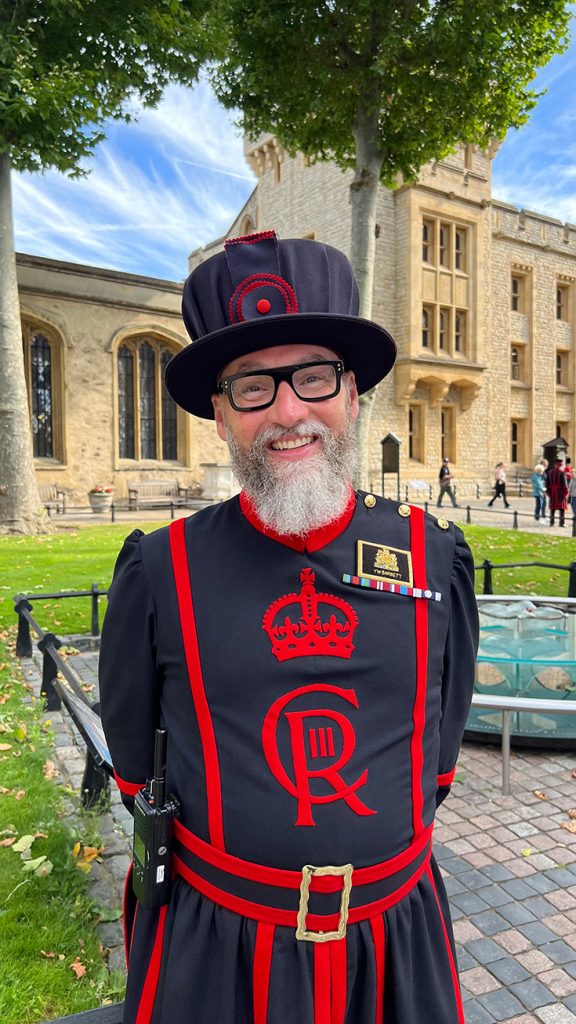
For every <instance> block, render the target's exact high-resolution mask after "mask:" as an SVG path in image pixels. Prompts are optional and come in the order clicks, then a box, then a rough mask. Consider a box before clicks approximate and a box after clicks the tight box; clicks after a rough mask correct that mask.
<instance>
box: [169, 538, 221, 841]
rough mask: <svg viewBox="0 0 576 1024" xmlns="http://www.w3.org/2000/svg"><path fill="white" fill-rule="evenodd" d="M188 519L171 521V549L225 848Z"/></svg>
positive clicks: (212, 824) (214, 822)
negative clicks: (190, 563)
mask: <svg viewBox="0 0 576 1024" xmlns="http://www.w3.org/2000/svg"><path fill="white" fill-rule="evenodd" d="M185 524H186V520H185V519H175V520H174V522H173V523H171V524H170V550H171V553H172V565H173V567H174V579H175V581H176V593H177V595H178V609H179V612H180V625H181V628H182V639H183V642H184V651H185V653H186V664H187V667H188V676H189V679H190V688H191V690H192V698H193V700H194V707H195V710H196V717H197V719H198V728H199V730H200V738H201V742H202V752H203V754H204V770H205V773H206V798H207V802H208V830H209V833H210V842H211V843H212V844H213V845H214V846H216V847H218V849H219V850H224V849H225V846H224V825H223V821H222V789H221V785H220V765H219V763H218V750H217V748H216V737H215V735H214V726H213V723H212V717H211V715H210V708H209V707H208V701H207V699H206V693H205V690H204V680H203V678H202V666H201V664H200V652H199V650H198V637H197V634H196V622H195V618H194V605H193V603H192V589H191V584H190V571H189V568H188V555H187V553H186V539H185V533H184V530H185Z"/></svg>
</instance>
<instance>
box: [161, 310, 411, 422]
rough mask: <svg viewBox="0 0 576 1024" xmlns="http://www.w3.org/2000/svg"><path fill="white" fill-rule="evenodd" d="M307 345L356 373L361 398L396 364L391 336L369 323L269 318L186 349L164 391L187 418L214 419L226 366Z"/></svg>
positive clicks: (315, 316)
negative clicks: (270, 351) (317, 347)
mask: <svg viewBox="0 0 576 1024" xmlns="http://www.w3.org/2000/svg"><path fill="white" fill-rule="evenodd" d="M308 344H318V345H321V346H322V347H323V348H329V349H332V351H333V352H336V353H337V354H338V355H340V356H341V357H342V359H343V360H344V363H345V365H346V369H347V370H352V371H353V373H354V376H355V378H356V386H357V388H358V393H359V394H364V392H366V391H369V390H370V388H373V387H374V386H375V385H376V384H378V383H379V382H380V381H381V380H383V379H384V377H386V376H387V374H389V373H390V370H391V369H392V367H393V365H394V360H395V359H396V343H395V341H394V339H393V337H392V335H391V334H389V333H388V331H385V330H384V328H383V327H380V326H379V324H375V323H373V322H372V321H371V320H363V319H361V318H360V317H356V316H345V315H343V314H334V313H294V314H292V315H290V316H270V317H266V318H265V319H262V320H245V321H243V322H242V323H239V324H231V325H230V326H228V327H223V328H222V329H221V330H219V331H213V333H212V334H206V335H205V336H204V337H203V338H201V339H200V340H199V341H193V342H192V343H191V344H190V345H187V347H186V348H184V349H182V350H181V351H180V352H178V353H177V355H175V356H174V357H173V358H172V359H171V360H170V362H169V363H168V366H167V367H166V377H165V380H166V388H167V389H168V393H169V394H170V395H171V396H172V398H173V399H174V401H175V402H176V403H177V404H178V405H179V406H181V408H182V409H185V410H186V412H190V413H192V414H193V415H194V416H200V417H201V418H202V419H214V408H213V406H212V401H211V396H212V395H213V394H214V393H215V391H216V381H217V379H218V374H219V373H220V371H221V370H222V369H223V367H224V366H227V364H228V363H231V362H232V360H233V359H237V358H238V357H239V356H241V355H246V354H247V353H249V352H258V351H260V350H261V349H264V348H272V347H274V346H276V345H308Z"/></svg>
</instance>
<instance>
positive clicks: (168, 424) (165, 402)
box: [160, 351, 178, 459]
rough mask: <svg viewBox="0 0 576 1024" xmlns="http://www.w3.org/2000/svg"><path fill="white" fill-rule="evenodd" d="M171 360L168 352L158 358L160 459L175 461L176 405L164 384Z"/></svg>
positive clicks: (176, 439) (176, 437)
mask: <svg viewBox="0 0 576 1024" xmlns="http://www.w3.org/2000/svg"><path fill="white" fill-rule="evenodd" d="M171 358H172V354H171V353H170V352H166V351H164V352H163V353H162V355H161V356H160V370H161V378H162V458H163V459H176V458H177V448H178V443H177V442H178V436H177V432H176V422H177V421H176V403H175V402H174V400H173V399H172V398H171V397H170V395H169V394H168V391H167V390H166V384H165V383H164V374H165V371H166V367H167V365H168V363H169V362H170V359H171Z"/></svg>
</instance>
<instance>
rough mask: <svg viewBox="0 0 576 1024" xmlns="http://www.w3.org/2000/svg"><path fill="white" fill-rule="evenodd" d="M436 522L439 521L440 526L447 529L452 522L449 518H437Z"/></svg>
mask: <svg viewBox="0 0 576 1024" xmlns="http://www.w3.org/2000/svg"><path fill="white" fill-rule="evenodd" d="M436 522H437V523H438V526H439V527H440V529H441V530H447V529H448V527H449V526H450V523H449V522H448V520H447V519H437V520H436Z"/></svg>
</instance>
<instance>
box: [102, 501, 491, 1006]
mask: <svg viewBox="0 0 576 1024" xmlns="http://www.w3.org/2000/svg"><path fill="white" fill-rule="evenodd" d="M364 499H365V496H364V495H363V494H361V493H359V494H357V495H351V500H350V502H349V505H348V508H347V509H346V511H345V513H344V514H343V515H342V517H340V519H339V520H338V521H336V522H334V523H332V524H330V526H329V527H327V528H325V529H323V530H320V531H317V532H315V533H312V534H310V535H309V536H308V537H307V538H306V539H305V540H304V541H303V540H297V539H294V538H289V537H277V536H275V535H271V534H270V532H266V531H265V530H264V528H263V527H262V526H261V524H260V523H259V521H258V519H257V517H256V516H255V514H254V512H253V510H252V509H251V507H250V504H249V502H248V501H247V500H246V499H245V497H244V496H243V495H241V496H240V497H239V498H234V499H231V500H230V501H228V502H225V503H223V504H221V505H218V506H216V507H213V508H210V509H207V510H205V511H203V512H201V513H198V514H196V515H195V516H193V517H191V518H189V519H187V520H179V521H176V522H175V523H173V524H172V526H171V527H170V528H169V529H163V530H159V531H157V532H156V533H153V534H150V535H148V536H144V535H142V534H141V533H140V532H139V531H135V532H134V533H133V534H132V535H131V536H130V537H129V538H128V539H127V540H126V542H125V544H124V547H123V549H122V552H121V554H120V556H119V559H118V564H117V567H116V571H115V575H114V582H113V584H112V587H111V590H110V594H109V608H108V612H107V614H106V619H105V623H104V629H103V636H102V649H101V659H100V664H101V680H100V687H101V701H102V717H103V721H104V726H105V729H106V735H107V738H108V742H109V745H110V750H111V752H112V756H113V760H114V766H115V770H116V775H117V780H118V784H119V786H120V789H121V790H122V792H123V794H125V797H126V799H127V800H129V798H130V796H131V795H132V796H133V795H134V793H135V792H137V790H138V788H139V787H140V786H142V785H143V784H144V782H145V781H146V779H147V778H148V777H149V776H150V774H151V768H152V750H153V741H154V730H155V728H156V727H157V726H158V725H159V724H161V725H162V726H164V727H165V728H166V729H167V730H168V737H169V748H168V791H169V792H171V793H173V794H174V795H175V796H177V798H178V800H179V801H180V804H181V817H180V821H179V824H178V828H177V850H176V856H175V859H174V867H175V872H176V878H175V882H174V887H173V892H172V897H171V900H170V903H169V905H168V907H167V908H163V909H162V910H160V911H145V910H143V909H142V908H138V910H137V912H136V919H135V925H134V928H133V931H132V935H131V941H130V963H129V975H128V988H127V996H126V1010H125V1018H124V1019H125V1024H174V1022H176V1021H178V1022H181V1024H216V1022H224V1024H407V1022H410V1024H431V1022H434V1024H463V1020H464V1017H463V1013H462V1007H461V1002H460V994H459V989H458V981H457V974H456V965H455V959H454V952H453V943H452V937H451V926H450V920H449V913H448V908H447V903H446V898H445V893H444V889H443V886H442V882H441V879H440V877H439V875H438V871H437V869H436V866H435V863H434V860H433V858H432V857H431V828H432V823H433V819H434V812H435V808H436V806H437V804H438V802H439V801H440V800H441V799H442V798H443V797H444V796H445V795H446V793H447V792H448V789H449V786H450V783H451V780H452V776H453V772H454V767H455V763H456V757H457V754H458V749H459V745H460V741H461V737H462V732H463V729H464V724H465V721H466V716H467V712H468V707H469V704H470V698H471V693H472V686H473V679H474V658H475V650H476V643H477V613H476V602H475V598H474V592H473V583H472V577H473V566H472V559H471V555H470V551H469V549H468V547H467V545H466V543H465V541H464V538H463V535H462V533H461V532H460V531H459V530H458V529H457V528H455V527H454V526H453V525H449V524H447V523H444V522H443V521H442V520H439V521H437V520H436V519H434V518H433V517H432V516H428V515H425V514H424V513H423V512H422V510H421V509H418V508H414V507H409V506H406V505H404V506H399V505H397V504H396V503H395V502H391V501H388V500H382V499H377V500H376V503H375V504H374V502H373V501H372V500H370V499H369V500H368V502H365V500H364ZM360 542H362V543H360ZM344 864H351V865H352V866H353V871H352V875H351V883H352V884H351V891H350V906H349V914H348V924H347V928H346V934H345V937H344V938H340V939H332V940H330V941H324V942H315V941H306V940H305V939H297V938H296V937H295V927H296V916H297V911H298V909H299V904H300V896H299V886H300V882H301V881H302V869H303V866H304V865H316V866H327V865H336V866H341V865H344ZM343 885H344V881H343V876H342V873H339V874H338V873H336V874H334V875H332V874H329V875H328V877H326V878H321V877H314V878H312V881H311V884H310V893H309V904H308V907H307V916H306V918H305V928H306V929H307V930H308V931H310V932H313V933H318V932H324V933H326V932H331V931H333V930H334V929H336V928H337V926H338V923H339V919H340V911H341V909H342V907H341V898H342V888H343Z"/></svg>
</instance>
